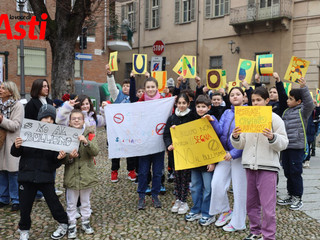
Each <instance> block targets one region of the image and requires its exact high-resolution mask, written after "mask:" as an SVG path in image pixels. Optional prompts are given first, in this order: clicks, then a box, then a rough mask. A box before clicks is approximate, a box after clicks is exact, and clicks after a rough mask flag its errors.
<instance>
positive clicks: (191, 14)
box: [190, 0, 199, 21]
mask: <svg viewBox="0 0 320 240" xmlns="http://www.w3.org/2000/svg"><path fill="white" fill-rule="evenodd" d="M198 1H199V0H198ZM194 20H195V0H191V1H190V21H194Z"/></svg>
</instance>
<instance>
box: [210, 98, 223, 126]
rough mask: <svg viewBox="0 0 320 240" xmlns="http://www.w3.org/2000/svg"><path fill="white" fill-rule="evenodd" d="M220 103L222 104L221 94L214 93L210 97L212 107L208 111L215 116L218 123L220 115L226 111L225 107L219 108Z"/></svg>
mask: <svg viewBox="0 0 320 240" xmlns="http://www.w3.org/2000/svg"><path fill="white" fill-rule="evenodd" d="M222 102H223V98H222V95H221V93H219V92H215V93H213V94H212V97H211V103H212V106H211V109H210V111H209V114H210V115H213V116H215V118H216V119H217V120H218V121H219V120H220V118H221V116H222V114H223V113H224V111H225V110H226V107H225V106H221V104H222Z"/></svg>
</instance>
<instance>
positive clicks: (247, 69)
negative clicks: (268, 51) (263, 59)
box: [236, 59, 256, 84]
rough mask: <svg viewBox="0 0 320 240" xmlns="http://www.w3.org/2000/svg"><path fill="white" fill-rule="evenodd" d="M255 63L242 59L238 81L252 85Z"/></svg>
mask: <svg viewBox="0 0 320 240" xmlns="http://www.w3.org/2000/svg"><path fill="white" fill-rule="evenodd" d="M255 63H256V62H255V61H250V60H247V59H240V60H239V64H238V70H237V76H236V81H243V80H246V81H247V82H248V84H250V83H251V79H252V75H253V71H254V65H255Z"/></svg>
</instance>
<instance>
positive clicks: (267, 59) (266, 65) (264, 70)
mask: <svg viewBox="0 0 320 240" xmlns="http://www.w3.org/2000/svg"><path fill="white" fill-rule="evenodd" d="M256 71H257V73H259V74H260V76H272V75H273V54H266V55H257V56H256Z"/></svg>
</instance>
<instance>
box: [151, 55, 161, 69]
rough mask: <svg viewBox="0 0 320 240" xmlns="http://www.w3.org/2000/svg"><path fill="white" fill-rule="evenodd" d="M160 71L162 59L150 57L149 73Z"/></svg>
mask: <svg viewBox="0 0 320 240" xmlns="http://www.w3.org/2000/svg"><path fill="white" fill-rule="evenodd" d="M155 71H162V57H151V65H150V72H155Z"/></svg>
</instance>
